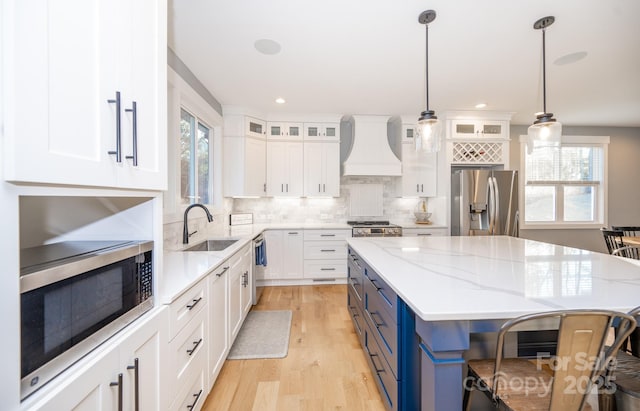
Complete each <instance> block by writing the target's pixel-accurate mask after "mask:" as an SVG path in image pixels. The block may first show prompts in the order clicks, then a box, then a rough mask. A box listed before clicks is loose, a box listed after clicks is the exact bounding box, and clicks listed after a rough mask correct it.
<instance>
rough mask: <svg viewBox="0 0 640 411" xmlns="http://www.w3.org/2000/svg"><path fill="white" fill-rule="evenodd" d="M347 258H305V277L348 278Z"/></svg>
mask: <svg viewBox="0 0 640 411" xmlns="http://www.w3.org/2000/svg"><path fill="white" fill-rule="evenodd" d="M346 277H347V262H346V261H345V260H305V262H304V278H346Z"/></svg>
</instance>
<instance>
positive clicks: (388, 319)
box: [364, 280, 398, 376]
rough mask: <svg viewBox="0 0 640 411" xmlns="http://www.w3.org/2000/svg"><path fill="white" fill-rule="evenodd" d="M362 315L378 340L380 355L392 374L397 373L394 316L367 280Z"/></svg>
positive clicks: (396, 337) (396, 335)
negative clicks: (387, 363)
mask: <svg viewBox="0 0 640 411" xmlns="http://www.w3.org/2000/svg"><path fill="white" fill-rule="evenodd" d="M364 290H365V291H364V292H365V297H364V298H365V300H364V307H365V308H364V315H365V320H366V321H367V322H368V323H369V327H370V329H371V333H372V334H373V336H374V338H376V340H377V341H378V344H379V346H380V351H381V353H382V355H384V357H385V358H386V360H387V361H388V362H389V364H390V365H391V369H392V371H393V373H394V375H396V376H397V375H398V324H397V322H396V320H395V317H392V316H391V315H390V314H389V313H388V312H387V311H386V310H384V309H383V308H382V305H383V304H385V303H384V301H383V300H382V298H380V296H379V295H378V292H377V291H376V289H375V287H374V285H373V284H372V283H371V281H369V280H365V286H364Z"/></svg>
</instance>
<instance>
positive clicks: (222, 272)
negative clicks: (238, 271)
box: [216, 266, 229, 277]
mask: <svg viewBox="0 0 640 411" xmlns="http://www.w3.org/2000/svg"><path fill="white" fill-rule="evenodd" d="M228 269H229V267H228V266H227V267H224V268H223V269H222V271H220V272H219V273H216V277H222V275H223V274H224V273H226V272H227V270H228Z"/></svg>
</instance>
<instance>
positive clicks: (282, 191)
mask: <svg viewBox="0 0 640 411" xmlns="http://www.w3.org/2000/svg"><path fill="white" fill-rule="evenodd" d="M280 192H281V193H284V184H280Z"/></svg>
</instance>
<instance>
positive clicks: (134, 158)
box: [124, 101, 138, 167]
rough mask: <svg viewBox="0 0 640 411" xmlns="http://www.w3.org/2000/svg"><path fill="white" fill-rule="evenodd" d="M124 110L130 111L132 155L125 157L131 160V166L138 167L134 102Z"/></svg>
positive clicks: (136, 112)
mask: <svg viewBox="0 0 640 411" xmlns="http://www.w3.org/2000/svg"><path fill="white" fill-rule="evenodd" d="M124 111H126V112H131V122H132V123H133V130H132V132H133V134H132V139H133V155H131V156H126V157H125V158H127V159H129V160H133V166H134V167H138V108H137V105H136V102H135V101H133V102H132V103H131V108H127V109H125V110H124Z"/></svg>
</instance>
